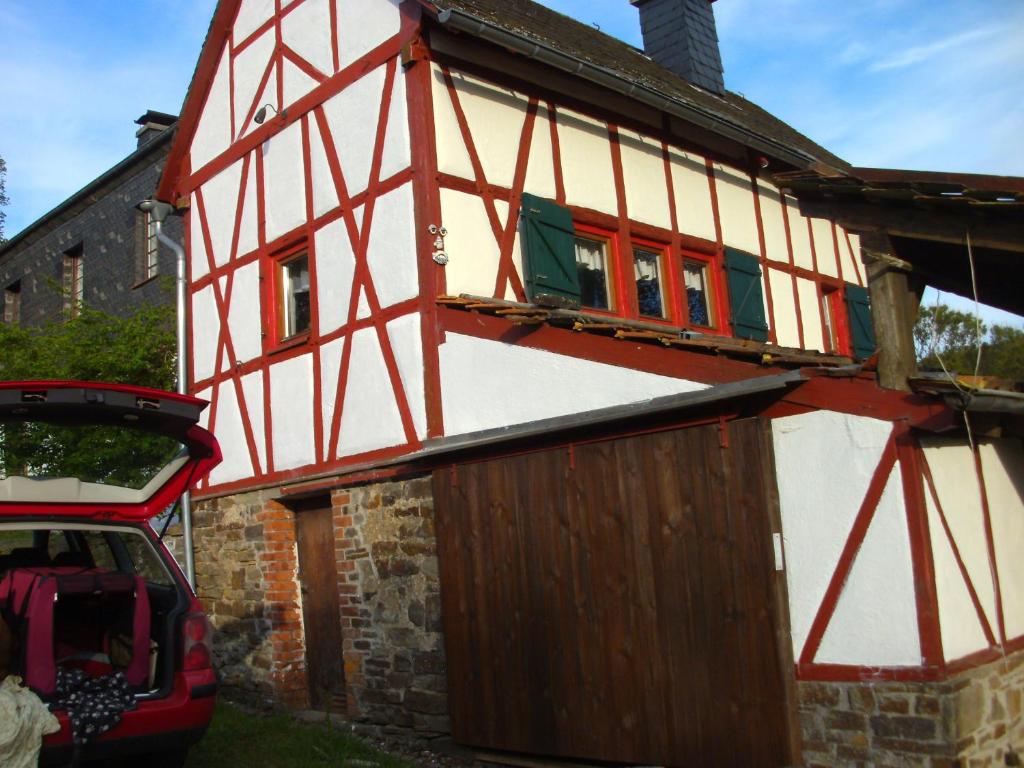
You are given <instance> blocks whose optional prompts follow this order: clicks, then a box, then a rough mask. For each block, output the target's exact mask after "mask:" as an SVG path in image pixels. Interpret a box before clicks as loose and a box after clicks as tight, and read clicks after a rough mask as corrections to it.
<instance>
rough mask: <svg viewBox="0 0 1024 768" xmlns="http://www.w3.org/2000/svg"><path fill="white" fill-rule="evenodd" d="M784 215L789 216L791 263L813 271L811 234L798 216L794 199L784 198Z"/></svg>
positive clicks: (805, 223)
mask: <svg viewBox="0 0 1024 768" xmlns="http://www.w3.org/2000/svg"><path fill="white" fill-rule="evenodd" d="M786 215H787V216H789V237H790V242H791V243H792V244H793V263H794V264H796V265H797V266H798V267H803V268H804V269H812V270H813V269H814V255H813V254H812V253H811V233H810V231H809V230H808V228H807V219H805V218H804V217H803V216H801V215H800V208H799V206H798V204H797V202H796V199H795V198H792V197H786Z"/></svg>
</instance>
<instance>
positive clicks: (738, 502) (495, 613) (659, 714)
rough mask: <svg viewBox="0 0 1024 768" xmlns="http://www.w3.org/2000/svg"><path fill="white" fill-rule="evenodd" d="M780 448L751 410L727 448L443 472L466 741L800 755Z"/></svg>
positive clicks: (617, 452)
mask: <svg viewBox="0 0 1024 768" xmlns="http://www.w3.org/2000/svg"><path fill="white" fill-rule="evenodd" d="M766 450H768V449H767V448H766V446H765V444H763V443H762V441H761V436H760V428H759V425H758V424H757V422H756V421H755V420H745V421H737V422H733V423H732V425H731V428H730V434H729V446H728V447H726V448H723V447H722V445H721V442H720V433H719V430H718V427H717V426H708V427H694V428H690V429H680V430H678V431H673V432H663V433H658V434H653V435H645V436H640V437H629V438H623V439H619V440H612V441H608V442H602V443H595V444H589V445H582V446H576V447H574V448H573V449H572V451H571V453H570V451H569V450H568V449H566V448H559V449H557V450H549V451H544V452H538V453H531V454H527V455H521V456H514V457H508V458H500V459H495V460H491V461H487V462H483V463H472V464H466V465H460V466H458V467H456V468H455V470H454V471H453V470H450V469H448V470H439V471H437V472H435V474H434V493H435V503H436V509H437V523H438V546H439V555H440V562H441V585H442V599H443V613H444V628H445V643H446V652H447V656H448V681H449V696H450V708H451V714H452V720H453V730H454V734H455V737H456V739H457V740H459V741H461V742H463V743H465V744H470V745H476V746H480V747H486V748H492V749H499V750H508V751H515V752H529V753H535V754H545V755H560V756H571V757H578V758H591V759H599V760H607V761H621V762H631V763H647V764H657V765H670V766H683V765H686V766H698V765H699V766H739V765H742V766H782V765H786V764H787V763H789V761H790V760H789V758H790V754H789V746H788V731H787V724H788V713H787V709H786V696H785V688H786V686H785V683H784V678H783V675H782V673H781V671H780V669H781V668H782V664H781V663H780V660H779V659H780V657H779V648H778V646H777V639H776V630H777V627H776V616H775V613H774V602H775V596H774V586H773V580H774V578H776V576H775V571H774V557H773V547H772V540H771V529H770V525H769V514H768V509H769V506H768V501H767V496H768V493H769V492H768V491H767V490H766V489H767V488H768V487H769V486H768V485H767V484H766V482H765V479H766V477H765V472H766V469H765V467H766V464H765V460H766V456H765V455H764V452H765V451H766ZM790 669H791V667H790Z"/></svg>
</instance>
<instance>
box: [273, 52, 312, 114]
mask: <svg viewBox="0 0 1024 768" xmlns="http://www.w3.org/2000/svg"><path fill="white" fill-rule="evenodd" d="M281 76H282V78H283V79H282V86H283V88H282V97H283V98H284V104H285V106H286V107H287V106H288V105H290V104H294V103H295V102H296V101H298V100H299V99H301V98H302V97H303V96H305V95H306V94H307V93H309V92H310V91H312V90H313V89H314V88H316V87H317V86H318V85H320V83H318V82H317V81H316V80H314V79H313V78H312V77H310V76H309V75H307V74H306V73H305V72H303V71H302V70H301V69H299V67H298V66H297V65H296V64H294V63H293V62H291V61H289V60H288V59H284V62H283V65H282V69H281Z"/></svg>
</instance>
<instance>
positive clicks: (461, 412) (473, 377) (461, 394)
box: [440, 333, 705, 435]
mask: <svg viewBox="0 0 1024 768" xmlns="http://www.w3.org/2000/svg"><path fill="white" fill-rule="evenodd" d="M445 338H446V341H445V343H444V344H442V345H441V348H440V358H441V393H442V405H443V410H444V424H445V432H446V434H448V435H458V434H465V433H469V432H476V431H479V430H482V429H492V428H495V427H505V426H510V425H513V424H523V423H526V422H530V421H536V420H538V419H546V418H551V417H554V416H563V415H566V414H571V413H581V412H583V411H589V410H593V409H595V408H603V407H607V406H612V405H621V404H624V403H633V402H640V401H644V400H649V399H651V398H654V397H660V396H662V395H672V394H677V393H680V392H692V391H695V390H699V389H704V388H705V385H704V384H698V383H696V382H693V381H687V380H686V379H674V378H671V377H669V376H658V375H655V374H651V373H644V372H641V371H635V370H631V369H628V368H620V367H618V366H614V365H605V364H603V363H595V362H592V361H590V360H581V359H579V358H575V357H570V356H568V355H559V354H556V353H554V352H546V351H543V350H538V349H530V348H529V347H521V346H514V345H511V344H503V343H501V342H497V341H489V340H485V339H477V338H473V337H471V336H464V335H461V334H455V333H448V334H446V335H445ZM513 374H514V375H513ZM481 403H486V404H487V407H486V408H481V407H480V404H481Z"/></svg>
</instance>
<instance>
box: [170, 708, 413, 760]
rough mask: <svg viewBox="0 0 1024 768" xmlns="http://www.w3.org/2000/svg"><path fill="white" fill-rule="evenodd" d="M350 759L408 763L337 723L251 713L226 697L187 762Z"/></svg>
mask: <svg viewBox="0 0 1024 768" xmlns="http://www.w3.org/2000/svg"><path fill="white" fill-rule="evenodd" d="M347 760H358V761H365V763H366V764H369V763H372V764H374V765H377V766H381V768H410V766H409V764H408V763H405V762H403V761H402V760H399V759H398V758H396V757H392V756H391V755H388V754H386V753H384V752H380V751H379V750H376V749H374V748H373V747H370V746H369V745H367V744H366V743H365V742H363V741H360V740H359V739H358V738H356V737H355V736H353V735H351V734H350V733H347V732H345V731H343V730H340V729H338V728H333V729H330V728H328V727H327V725H325V724H319V725H307V724H304V723H299V722H297V721H296V720H295V719H293V718H292V717H289V716H288V715H255V714H249V713H246V712H244V711H243V710H241V709H239V708H237V707H234V706H231V705H230V704H225V703H223V702H222V703H219V704H218V705H217V710H216V712H215V713H214V716H213V723H212V724H211V725H210V730H209V731H207V733H206V736H205V737H204V738H203V740H202V741H201V742H199V743H198V744H197V745H196V746H194V747H193V748H192V749H191V750H190V751H189V756H188V762H187V763H186V768H225V766H232V765H244V766H246V768H292V766H294V767H295V768H299V766H302V768H315V767H316V766H325V767H326V766H330V768H339V766H344V765H345V763H346V761H347ZM359 765H361V766H362V765H363V763H360V764H359Z"/></svg>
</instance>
